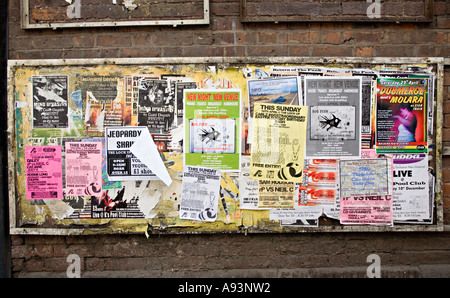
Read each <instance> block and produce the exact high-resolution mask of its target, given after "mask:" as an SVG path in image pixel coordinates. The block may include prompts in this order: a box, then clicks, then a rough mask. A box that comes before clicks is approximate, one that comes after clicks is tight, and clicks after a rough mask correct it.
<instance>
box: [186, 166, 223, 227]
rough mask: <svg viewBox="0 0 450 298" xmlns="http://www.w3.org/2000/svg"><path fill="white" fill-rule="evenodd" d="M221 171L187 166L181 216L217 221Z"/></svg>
mask: <svg viewBox="0 0 450 298" xmlns="http://www.w3.org/2000/svg"><path fill="white" fill-rule="evenodd" d="M220 179H221V172H220V171H219V170H217V169H211V168H204V167H196V166H185V168H184V172H183V183H182V189H181V202H180V213H179V214H180V218H181V219H191V220H201V221H215V220H216V218H217V212H218V203H219V194H220Z"/></svg>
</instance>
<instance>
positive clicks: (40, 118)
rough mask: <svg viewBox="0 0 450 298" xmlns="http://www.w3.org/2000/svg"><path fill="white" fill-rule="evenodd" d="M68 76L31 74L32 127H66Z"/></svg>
mask: <svg viewBox="0 0 450 298" xmlns="http://www.w3.org/2000/svg"><path fill="white" fill-rule="evenodd" d="M68 84H69V83H68V77H67V76H56V75H55V76H33V77H32V85H33V128H35V129H36V128H67V127H68V125H69V124H68V121H69V119H68V109H69V108H68V89H69V87H68Z"/></svg>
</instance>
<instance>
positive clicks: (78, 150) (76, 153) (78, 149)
mask: <svg viewBox="0 0 450 298" xmlns="http://www.w3.org/2000/svg"><path fill="white" fill-rule="evenodd" d="M65 150H66V151H65V154H66V155H65V158H66V195H69V196H100V195H101V192H102V143H101V142H66V143H65Z"/></svg>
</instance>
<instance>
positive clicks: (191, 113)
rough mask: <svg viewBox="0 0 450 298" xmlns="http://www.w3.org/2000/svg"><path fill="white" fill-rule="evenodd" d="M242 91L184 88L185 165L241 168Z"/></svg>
mask: <svg viewBox="0 0 450 298" xmlns="http://www.w3.org/2000/svg"><path fill="white" fill-rule="evenodd" d="M240 123H241V90H239V89H185V90H184V129H185V130H184V134H185V135H184V144H183V145H184V164H185V165H189V166H202V167H207V168H215V169H219V170H221V171H224V172H226V171H228V172H230V171H239V170H240V153H241V149H240V148H241V146H240V140H241V126H240Z"/></svg>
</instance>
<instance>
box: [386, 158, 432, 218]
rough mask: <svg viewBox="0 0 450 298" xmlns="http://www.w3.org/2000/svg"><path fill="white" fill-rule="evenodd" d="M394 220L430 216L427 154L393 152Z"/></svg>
mask: <svg viewBox="0 0 450 298" xmlns="http://www.w3.org/2000/svg"><path fill="white" fill-rule="evenodd" d="M393 157H394V173H393V174H394V175H393V176H394V177H393V180H394V182H393V184H394V185H393V192H394V202H393V204H394V214H393V216H394V221H405V220H423V219H429V218H430V216H431V215H430V209H431V208H430V200H429V176H428V155H427V154H394V155H393Z"/></svg>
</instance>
